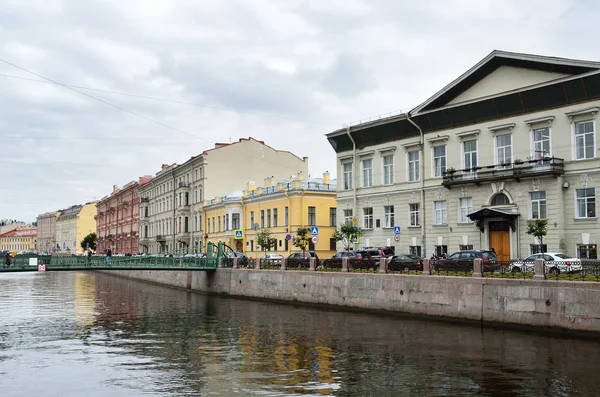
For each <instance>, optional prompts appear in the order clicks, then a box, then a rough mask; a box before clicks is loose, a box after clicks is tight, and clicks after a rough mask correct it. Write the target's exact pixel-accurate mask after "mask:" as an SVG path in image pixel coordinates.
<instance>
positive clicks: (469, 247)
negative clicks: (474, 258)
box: [458, 244, 473, 251]
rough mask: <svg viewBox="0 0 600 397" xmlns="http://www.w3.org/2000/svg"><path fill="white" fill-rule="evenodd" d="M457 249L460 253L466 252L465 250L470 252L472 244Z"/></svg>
mask: <svg viewBox="0 0 600 397" xmlns="http://www.w3.org/2000/svg"><path fill="white" fill-rule="evenodd" d="M458 249H459V250H460V251H467V250H472V249H473V244H468V245H459V246H458Z"/></svg>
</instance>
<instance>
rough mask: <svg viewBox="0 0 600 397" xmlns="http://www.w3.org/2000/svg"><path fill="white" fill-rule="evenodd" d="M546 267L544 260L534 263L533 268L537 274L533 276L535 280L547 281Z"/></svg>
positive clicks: (537, 260)
mask: <svg viewBox="0 0 600 397" xmlns="http://www.w3.org/2000/svg"><path fill="white" fill-rule="evenodd" d="M544 266H545V263H544V260H543V259H536V260H535V261H534V262H533V268H534V271H535V273H534V275H533V279H534V280H545V279H546V275H545V271H544Z"/></svg>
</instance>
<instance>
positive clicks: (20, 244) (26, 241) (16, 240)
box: [0, 226, 37, 253]
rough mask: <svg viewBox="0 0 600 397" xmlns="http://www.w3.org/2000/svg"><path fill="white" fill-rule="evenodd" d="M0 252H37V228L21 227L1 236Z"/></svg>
mask: <svg viewBox="0 0 600 397" xmlns="http://www.w3.org/2000/svg"><path fill="white" fill-rule="evenodd" d="M0 251H9V252H16V253H18V252H23V251H24V252H35V251H37V228H35V227H25V226H21V227H18V228H16V229H13V230H10V231H8V232H6V233H3V234H0Z"/></svg>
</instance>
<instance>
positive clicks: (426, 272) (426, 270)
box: [421, 258, 431, 276]
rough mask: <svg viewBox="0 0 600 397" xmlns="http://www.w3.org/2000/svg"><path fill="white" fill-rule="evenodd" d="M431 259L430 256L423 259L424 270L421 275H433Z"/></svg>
mask: <svg viewBox="0 0 600 397" xmlns="http://www.w3.org/2000/svg"><path fill="white" fill-rule="evenodd" d="M429 261H430V259H429V258H425V259H423V272H422V273H421V275H423V276H431V270H430V269H431V268H430V266H429Z"/></svg>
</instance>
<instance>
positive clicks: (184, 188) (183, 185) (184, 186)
mask: <svg viewBox="0 0 600 397" xmlns="http://www.w3.org/2000/svg"><path fill="white" fill-rule="evenodd" d="M191 187H192V184H191V183H187V182H179V184H178V185H177V192H189V191H190V188H191Z"/></svg>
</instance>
